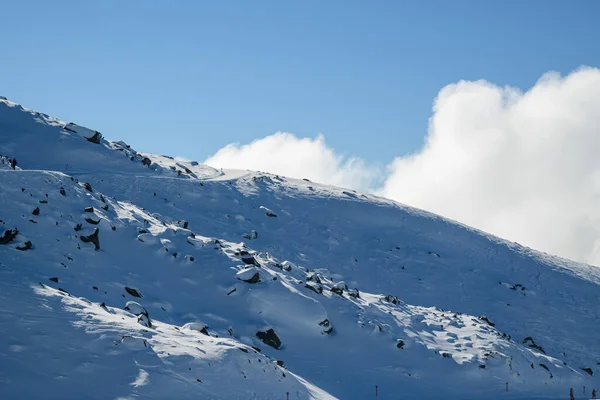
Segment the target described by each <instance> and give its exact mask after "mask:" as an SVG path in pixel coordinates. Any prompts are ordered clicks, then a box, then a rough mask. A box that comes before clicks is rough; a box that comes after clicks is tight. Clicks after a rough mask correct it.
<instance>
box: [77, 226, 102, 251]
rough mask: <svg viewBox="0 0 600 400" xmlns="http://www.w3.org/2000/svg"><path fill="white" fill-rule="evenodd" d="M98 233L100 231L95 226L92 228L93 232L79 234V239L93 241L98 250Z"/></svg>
mask: <svg viewBox="0 0 600 400" xmlns="http://www.w3.org/2000/svg"><path fill="white" fill-rule="evenodd" d="M99 233H100V231H99V230H98V228H96V229H94V233H92V234H91V235H88V236H80V237H79V239H80V240H81V241H82V242H83V243H93V244H94V246H95V248H96V250H100V239H99V238H98V234H99Z"/></svg>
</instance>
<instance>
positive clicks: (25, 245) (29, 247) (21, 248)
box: [17, 240, 33, 251]
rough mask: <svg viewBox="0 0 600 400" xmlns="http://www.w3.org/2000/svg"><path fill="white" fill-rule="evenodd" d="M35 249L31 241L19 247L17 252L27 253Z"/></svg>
mask: <svg viewBox="0 0 600 400" xmlns="http://www.w3.org/2000/svg"><path fill="white" fill-rule="evenodd" d="M32 248H33V243H31V242H30V241H29V240H28V241H26V242H25V243H22V244H20V245H18V246H17V250H21V251H25V250H29V249H32Z"/></svg>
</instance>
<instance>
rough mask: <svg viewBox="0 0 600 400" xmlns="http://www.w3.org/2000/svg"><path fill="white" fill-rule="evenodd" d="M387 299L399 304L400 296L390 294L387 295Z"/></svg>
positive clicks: (389, 301)
mask: <svg viewBox="0 0 600 400" xmlns="http://www.w3.org/2000/svg"><path fill="white" fill-rule="evenodd" d="M385 301H387V302H388V303H392V304H398V303H399V301H398V297H396V296H392V295H391V294H388V295H387V296H385Z"/></svg>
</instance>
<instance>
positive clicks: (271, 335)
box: [256, 328, 281, 350]
mask: <svg viewBox="0 0 600 400" xmlns="http://www.w3.org/2000/svg"><path fill="white" fill-rule="evenodd" d="M256 337H257V338H259V339H260V340H261V341H262V342H263V343H264V344H266V345H269V346H271V347H273V348H274V349H277V350H279V348H280V347H281V340H280V339H279V337H278V336H277V334H276V333H275V331H274V330H273V328H269V329H267V331H266V332H261V331H259V332H256Z"/></svg>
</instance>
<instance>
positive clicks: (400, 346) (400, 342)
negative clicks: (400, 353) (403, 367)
mask: <svg viewBox="0 0 600 400" xmlns="http://www.w3.org/2000/svg"><path fill="white" fill-rule="evenodd" d="M396 347H397V348H399V349H400V350H402V349H404V340H402V339H398V342H397V343H396Z"/></svg>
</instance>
